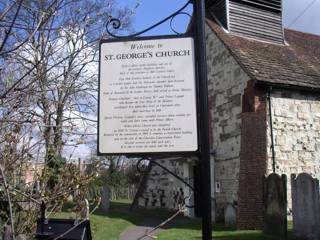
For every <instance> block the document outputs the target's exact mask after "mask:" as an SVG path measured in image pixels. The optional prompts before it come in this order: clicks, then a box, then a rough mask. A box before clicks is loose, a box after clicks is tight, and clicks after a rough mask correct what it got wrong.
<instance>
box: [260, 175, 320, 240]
mask: <svg viewBox="0 0 320 240" xmlns="http://www.w3.org/2000/svg"><path fill="white" fill-rule="evenodd" d="M291 190H292V220H293V234H294V236H295V237H297V238H299V239H305V240H319V239H320V211H319V208H320V198H319V181H318V179H315V178H313V177H312V176H310V175H309V174H307V173H301V174H299V175H298V176H296V175H294V174H293V175H291ZM263 194H264V229H263V231H264V233H265V234H267V235H273V236H276V237H278V238H279V239H286V237H287V177H286V175H282V176H279V175H277V174H275V173H273V174H270V175H269V176H268V177H266V178H265V179H264V189H263Z"/></svg>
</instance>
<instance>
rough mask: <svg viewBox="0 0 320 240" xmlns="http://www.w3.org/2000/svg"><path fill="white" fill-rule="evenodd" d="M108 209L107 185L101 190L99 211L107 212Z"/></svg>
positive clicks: (108, 192)
mask: <svg viewBox="0 0 320 240" xmlns="http://www.w3.org/2000/svg"><path fill="white" fill-rule="evenodd" d="M109 207H110V189H109V187H108V186H107V185H104V186H103V187H102V189H101V209H102V211H104V212H108V211H109Z"/></svg>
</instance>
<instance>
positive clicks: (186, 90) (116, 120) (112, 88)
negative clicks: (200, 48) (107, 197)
mask: <svg viewBox="0 0 320 240" xmlns="http://www.w3.org/2000/svg"><path fill="white" fill-rule="evenodd" d="M98 135H99V136H98V138H99V139H98V141H99V142H98V151H99V153H100V154H128V153H164V152H166V153H172V152H194V151H197V150H198V134H197V112H196V86H195V59H194V43H193V38H189V37H182V38H181V37H179V38H177V37H175V38H166V39H145V38H141V39H135V40H130V41H104V42H101V44H100V68H99V124H98Z"/></svg>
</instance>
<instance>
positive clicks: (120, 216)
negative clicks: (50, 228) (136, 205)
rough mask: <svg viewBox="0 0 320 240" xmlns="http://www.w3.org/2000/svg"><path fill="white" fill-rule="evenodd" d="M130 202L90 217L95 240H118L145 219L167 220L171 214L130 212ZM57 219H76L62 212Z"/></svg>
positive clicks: (71, 214)
mask: <svg viewBox="0 0 320 240" xmlns="http://www.w3.org/2000/svg"><path fill="white" fill-rule="evenodd" d="M129 208H130V202H129V201H116V202H112V203H111V205H110V211H109V212H108V213H104V212H102V211H101V210H97V211H96V212H95V213H94V214H92V215H90V225H91V230H92V235H93V239H94V240H118V238H119V236H120V234H121V233H122V232H123V231H125V230H126V229H127V228H129V227H131V226H135V225H137V224H139V223H141V222H142V221H143V219H144V217H152V216H157V217H158V218H160V219H165V218H166V217H167V216H168V215H169V213H168V212H167V211H162V210H144V209H139V210H136V211H134V212H130V211H129ZM52 217H55V218H66V219H69V218H75V215H74V214H73V213H71V212H60V213H56V214H54V216H52Z"/></svg>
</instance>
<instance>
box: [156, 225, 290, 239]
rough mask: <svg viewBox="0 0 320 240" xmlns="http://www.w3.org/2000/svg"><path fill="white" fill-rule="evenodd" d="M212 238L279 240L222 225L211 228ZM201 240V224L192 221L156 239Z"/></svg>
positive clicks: (259, 233)
mask: <svg viewBox="0 0 320 240" xmlns="http://www.w3.org/2000/svg"><path fill="white" fill-rule="evenodd" d="M213 238H214V240H279V239H277V238H272V237H266V236H263V235H262V233H261V231H253V230H252V231H249V230H247V231H234V230H230V229H227V228H225V227H223V226H219V225H218V226H215V227H214V230H213ZM180 239H183V240H201V239H202V237H201V224H200V222H199V221H192V222H191V223H189V224H185V225H182V226H178V227H177V228H171V229H169V230H166V231H164V232H162V233H160V234H159V236H158V240H180ZM294 239H295V238H293V237H292V224H290V223H289V234H288V240H294Z"/></svg>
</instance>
